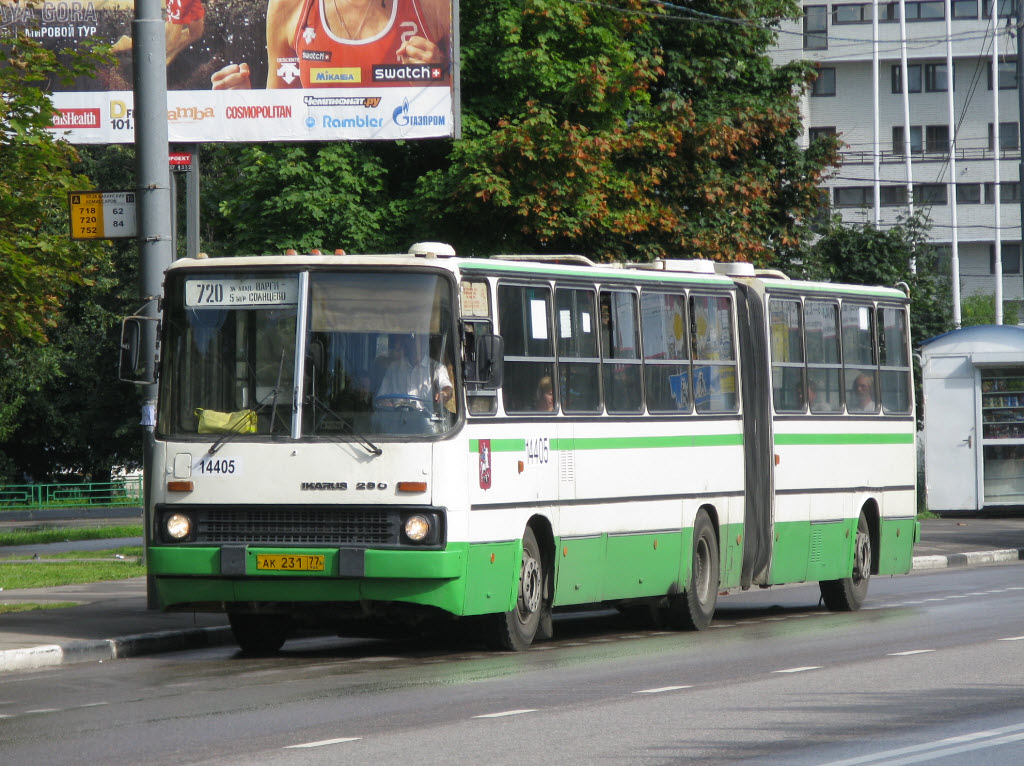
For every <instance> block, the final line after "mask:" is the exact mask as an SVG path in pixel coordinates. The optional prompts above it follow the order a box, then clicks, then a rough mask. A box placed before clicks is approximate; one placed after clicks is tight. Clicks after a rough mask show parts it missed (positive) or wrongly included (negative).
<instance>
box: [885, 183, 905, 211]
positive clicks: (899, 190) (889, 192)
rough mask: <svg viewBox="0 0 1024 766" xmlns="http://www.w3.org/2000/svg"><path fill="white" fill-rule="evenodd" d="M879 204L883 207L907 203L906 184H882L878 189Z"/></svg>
mask: <svg viewBox="0 0 1024 766" xmlns="http://www.w3.org/2000/svg"><path fill="white" fill-rule="evenodd" d="M879 204H881V205H882V206H883V207H895V206H897V205H906V204H907V185H906V184H903V185H901V186H882V187H881V188H880V189H879Z"/></svg>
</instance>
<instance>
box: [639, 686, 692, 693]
mask: <svg viewBox="0 0 1024 766" xmlns="http://www.w3.org/2000/svg"><path fill="white" fill-rule="evenodd" d="M692 688H693V687H692V686H662V687H661V688H659V689H640V690H639V691H635V692H633V694H661V692H674V691H677V690H679V689H692Z"/></svg>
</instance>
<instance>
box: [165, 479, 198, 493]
mask: <svg viewBox="0 0 1024 766" xmlns="http://www.w3.org/2000/svg"><path fill="white" fill-rule="evenodd" d="M195 488H196V487H195V484H193V483H192V482H190V481H169V482H167V491H168V492H191V491H192V490H194V489H195Z"/></svg>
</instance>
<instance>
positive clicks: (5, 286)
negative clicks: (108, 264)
mask: <svg viewBox="0 0 1024 766" xmlns="http://www.w3.org/2000/svg"><path fill="white" fill-rule="evenodd" d="M98 60H100V56H99V55H98V54H96V53H95V52H93V51H91V50H89V49H86V50H85V51H84V52H72V51H63V52H61V53H59V54H58V53H54V52H51V51H48V50H46V49H45V48H44V47H43V46H42V45H41V44H40V43H39V42H38V41H36V40H34V39H33V38H31V37H29V36H28V35H27V34H25V33H24V32H19V33H16V34H5V35H3V36H0V94H3V95H2V97H0V295H3V300H2V301H0V349H10V348H11V347H13V346H14V345H15V344H17V343H20V342H23V341H32V342H44V341H45V340H46V336H47V332H48V330H49V329H51V328H53V327H54V326H55V324H56V321H57V317H58V316H59V311H60V307H61V303H62V301H63V299H64V297H65V296H66V295H67V294H68V292H69V291H70V290H71V289H73V288H74V287H75V286H80V285H88V284H90V282H91V275H92V274H93V272H94V271H95V270H96V269H97V268H99V267H100V266H101V265H102V262H103V259H104V250H103V248H102V247H101V246H99V245H97V244H94V243H84V242H73V241H71V240H70V238H69V236H68V235H69V226H68V214H67V206H68V202H67V193H68V192H69V191H72V190H75V189H87V188H89V183H88V181H87V180H86V179H84V178H82V177H79V176H77V175H75V173H74V172H72V165H73V163H74V162H75V161H76V159H77V153H76V152H75V150H74V148H73V147H72V146H71V145H70V144H68V143H67V142H66V141H63V140H60V139H59V138H57V137H55V136H54V134H53V132H51V131H50V130H48V129H47V128H48V127H49V125H50V124H51V122H52V116H53V106H52V104H51V102H50V98H49V95H50V94H49V91H48V90H46V87H47V86H46V85H45V83H46V82H47V81H48V79H51V78H53V76H54V73H57V74H58V75H59V79H60V80H65V81H70V80H72V79H73V78H74V77H76V76H78V75H80V74H83V73H86V72H88V71H91V69H92V67H94V66H95V65H96V63H97V61H98Z"/></svg>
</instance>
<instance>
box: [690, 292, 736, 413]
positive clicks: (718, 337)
mask: <svg viewBox="0 0 1024 766" xmlns="http://www.w3.org/2000/svg"><path fill="white" fill-rule="evenodd" d="M690 334H691V335H692V337H693V403H694V406H695V407H696V408H697V412H736V410H737V409H738V407H739V396H738V393H739V390H738V388H737V377H736V343H735V340H734V328H733V321H732V300H731V299H730V298H729V297H728V296H725V295H690Z"/></svg>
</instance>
